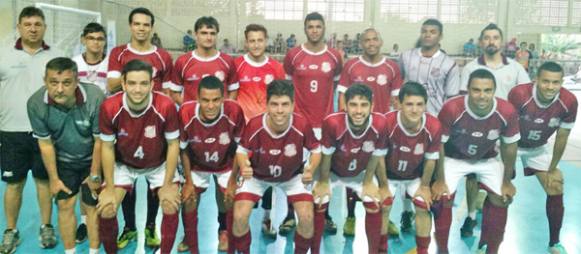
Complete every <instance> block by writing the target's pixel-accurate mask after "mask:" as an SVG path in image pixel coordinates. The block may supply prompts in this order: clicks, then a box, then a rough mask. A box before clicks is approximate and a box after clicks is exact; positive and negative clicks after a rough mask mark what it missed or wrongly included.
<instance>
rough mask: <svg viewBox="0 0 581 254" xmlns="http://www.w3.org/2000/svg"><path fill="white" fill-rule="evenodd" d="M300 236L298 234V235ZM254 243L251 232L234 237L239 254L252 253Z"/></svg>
mask: <svg viewBox="0 0 581 254" xmlns="http://www.w3.org/2000/svg"><path fill="white" fill-rule="evenodd" d="M297 235H298V234H297ZM251 242H252V236H251V235H250V230H248V232H246V234H244V235H242V236H240V237H237V236H234V244H235V245H236V246H235V248H236V250H237V251H238V252H241V253H244V254H249V253H250V243H251Z"/></svg>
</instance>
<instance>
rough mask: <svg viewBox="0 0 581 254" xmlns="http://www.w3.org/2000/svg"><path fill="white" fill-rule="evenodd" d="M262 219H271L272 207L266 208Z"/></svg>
mask: <svg viewBox="0 0 581 254" xmlns="http://www.w3.org/2000/svg"><path fill="white" fill-rule="evenodd" d="M262 220H270V209H264V217H263V218H262Z"/></svg>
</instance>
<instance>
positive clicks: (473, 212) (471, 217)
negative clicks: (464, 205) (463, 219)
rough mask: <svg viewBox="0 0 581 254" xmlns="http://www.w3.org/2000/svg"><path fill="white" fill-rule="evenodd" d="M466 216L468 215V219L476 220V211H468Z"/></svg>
mask: <svg viewBox="0 0 581 254" xmlns="http://www.w3.org/2000/svg"><path fill="white" fill-rule="evenodd" d="M468 217H470V219H473V220H476V211H472V212H469V213H468Z"/></svg>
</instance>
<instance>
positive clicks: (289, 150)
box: [284, 144, 297, 157]
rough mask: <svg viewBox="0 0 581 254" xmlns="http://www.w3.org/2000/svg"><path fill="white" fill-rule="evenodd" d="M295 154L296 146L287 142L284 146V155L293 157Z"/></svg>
mask: <svg viewBox="0 0 581 254" xmlns="http://www.w3.org/2000/svg"><path fill="white" fill-rule="evenodd" d="M295 155H297V147H296V146H295V144H288V145H286V146H285V147H284V156H286V157H293V156H295Z"/></svg>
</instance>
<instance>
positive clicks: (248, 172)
mask: <svg viewBox="0 0 581 254" xmlns="http://www.w3.org/2000/svg"><path fill="white" fill-rule="evenodd" d="M293 98H294V89H293V86H292V84H290V83H289V82H287V81H281V80H275V81H273V82H272V83H271V84H270V85H269V86H268V88H267V99H266V103H267V104H266V109H267V112H266V113H264V114H262V115H259V116H257V117H254V118H253V119H251V120H250V122H248V125H247V126H246V128H245V129H244V132H243V133H242V140H241V142H240V145H239V146H238V150H237V152H236V160H237V163H238V165H240V170H239V172H240V174H238V172H237V171H236V170H235V171H234V172H233V173H232V174H233V177H238V176H239V175H240V176H241V177H242V178H243V179H244V180H243V182H242V185H241V186H240V187H239V188H238V190H237V192H236V198H235V203H234V225H233V234H234V243H235V248H236V250H237V251H240V252H242V253H250V242H251V237H250V228H249V225H248V219H249V217H250V212H251V211H252V207H253V206H254V204H255V203H256V202H257V201H258V200H259V199H260V197H261V196H262V194H263V193H264V191H265V190H266V188H268V187H278V188H281V189H282V191H284V192H285V194H286V195H287V198H288V200H289V202H290V203H292V204H293V206H294V208H295V210H296V212H297V214H298V217H299V223H298V227H297V232H296V234H295V239H294V242H295V253H307V252H308V250H309V249H311V246H312V241H313V196H312V195H311V193H310V191H308V190H307V189H306V187H305V184H308V183H310V182H311V181H312V180H313V174H314V173H315V170H316V168H317V167H318V165H319V162H320V160H321V152H320V150H321V148H320V145H319V142H318V141H317V139H316V138H315V137H314V133H313V131H312V127H311V124H310V123H309V122H308V121H307V120H306V119H305V118H304V117H302V116H300V115H298V114H295V113H293V108H294V107H295V105H294V99H293ZM303 149H307V150H309V151H310V157H309V163H307V165H304V161H305V159H306V158H304V156H303ZM312 251H315V250H314V249H312ZM315 253H316V252H315Z"/></svg>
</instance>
